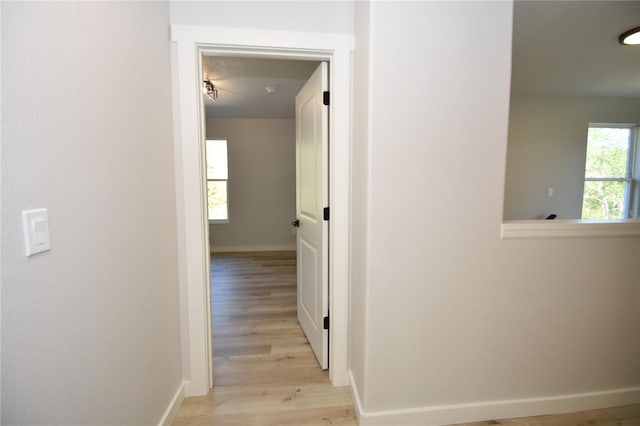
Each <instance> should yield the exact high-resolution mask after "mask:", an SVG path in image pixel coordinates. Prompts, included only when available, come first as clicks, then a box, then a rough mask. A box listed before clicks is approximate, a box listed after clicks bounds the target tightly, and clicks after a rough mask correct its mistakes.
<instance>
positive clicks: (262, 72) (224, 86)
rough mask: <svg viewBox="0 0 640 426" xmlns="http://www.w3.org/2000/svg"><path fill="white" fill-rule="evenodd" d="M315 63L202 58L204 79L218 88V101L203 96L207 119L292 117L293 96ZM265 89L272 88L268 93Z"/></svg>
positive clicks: (293, 109) (216, 57)
mask: <svg viewBox="0 0 640 426" xmlns="http://www.w3.org/2000/svg"><path fill="white" fill-rule="evenodd" d="M317 66H318V62H317V61H297V60H284V59H263V58H237V57H222V56H205V57H204V58H203V70H202V71H203V72H202V75H203V77H204V79H209V80H211V82H212V83H213V84H214V85H215V86H216V87H217V88H218V94H219V98H218V101H216V102H213V101H212V100H210V99H209V97H208V96H204V99H205V110H206V115H207V117H243V118H294V117H295V107H294V102H295V96H296V94H297V93H298V91H299V90H300V89H301V88H302V86H303V85H304V83H305V82H306V81H307V79H308V78H309V76H310V75H311V74H312V73H313V71H314V70H315V69H316V67H317ZM266 87H275V88H276V93H274V94H268V93H267V90H266Z"/></svg>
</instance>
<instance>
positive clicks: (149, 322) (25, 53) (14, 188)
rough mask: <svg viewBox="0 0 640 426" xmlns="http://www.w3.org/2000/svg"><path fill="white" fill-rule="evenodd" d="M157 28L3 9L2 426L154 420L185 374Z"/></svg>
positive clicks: (144, 8) (111, 7) (104, 11)
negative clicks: (42, 226) (32, 220)
mask: <svg viewBox="0 0 640 426" xmlns="http://www.w3.org/2000/svg"><path fill="white" fill-rule="evenodd" d="M168 21H169V10H168V4H166V3H146V2H145V3H143V2H140V3H81V2H77V3H12V2H3V3H2V124H3V125H2V423H3V424H87V425H88V424H114V425H115V424H153V423H157V422H158V421H159V420H160V418H161V416H162V414H163V412H164V411H165V409H166V408H167V406H168V404H169V402H170V400H171V398H172V397H173V395H174V393H175V392H176V390H177V388H178V386H179V384H180V382H181V381H182V377H181V369H180V336H179V314H178V302H177V298H178V285H177V266H176V262H177V260H176V259H177V254H176V218H175V190H174V181H173V148H172V128H171V92H170V78H169V72H170V63H169V59H170V55H169V40H168ZM36 207H46V208H48V209H49V222H50V234H51V247H52V248H51V251H49V252H46V253H43V254H39V255H36V256H33V257H30V258H26V257H25V256H24V254H23V251H24V250H23V243H22V234H21V233H22V229H21V223H20V211H21V210H23V209H27V208H36Z"/></svg>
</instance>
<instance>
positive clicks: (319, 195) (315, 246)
mask: <svg viewBox="0 0 640 426" xmlns="http://www.w3.org/2000/svg"><path fill="white" fill-rule="evenodd" d="M326 90H328V71H327V63H326V62H322V63H320V65H319V66H318V68H317V69H316V70H315V71H314V73H313V74H312V75H311V77H310V78H309V80H308V81H307V82H306V83H305V85H304V87H303V88H302V89H301V90H300V92H299V93H298V95H297V96H296V217H297V219H296V221H295V222H294V226H297V227H298V232H297V237H296V245H297V252H298V254H297V255H298V271H297V272H298V321H299V322H300V325H301V326H302V329H303V331H304V333H305V334H306V335H307V339H308V340H309V343H310V344H311V348H312V349H313V352H314V353H315V355H316V357H317V358H318V362H319V363H320V366H321V367H322V369H327V368H329V330H328V322H329V318H328V315H329V304H328V298H329V290H328V289H329V285H328V259H327V240H328V224H327V222H326V221H325V219H324V208H325V207H328V190H327V189H328V188H327V186H328V179H327V178H328V176H327V170H328V163H327V161H328V159H327V147H328V139H329V136H328V135H329V130H328V129H329V120H328V116H329V113H328V108H329V107H328V106H326V105H324V92H325V91H326ZM325 318H326V320H325Z"/></svg>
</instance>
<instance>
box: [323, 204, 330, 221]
mask: <svg viewBox="0 0 640 426" xmlns="http://www.w3.org/2000/svg"><path fill="white" fill-rule="evenodd" d="M322 215H323V217H324V220H329V207H325V208H324V209H323V210H322Z"/></svg>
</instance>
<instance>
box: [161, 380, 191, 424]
mask: <svg viewBox="0 0 640 426" xmlns="http://www.w3.org/2000/svg"><path fill="white" fill-rule="evenodd" d="M184 386H185V382H182V383H180V386H178V390H176V393H175V394H174V395H173V398H172V399H171V402H170V403H169V406H168V407H167V409H166V410H165V412H164V414H163V415H162V418H161V419H160V422H159V423H158V426H169V425H171V424H172V423H173V421H174V420H175V418H176V415H177V414H178V410H179V409H180V406H181V405H182V401H183V400H184Z"/></svg>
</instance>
